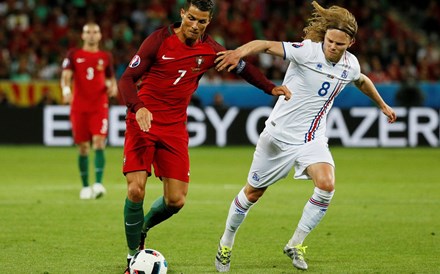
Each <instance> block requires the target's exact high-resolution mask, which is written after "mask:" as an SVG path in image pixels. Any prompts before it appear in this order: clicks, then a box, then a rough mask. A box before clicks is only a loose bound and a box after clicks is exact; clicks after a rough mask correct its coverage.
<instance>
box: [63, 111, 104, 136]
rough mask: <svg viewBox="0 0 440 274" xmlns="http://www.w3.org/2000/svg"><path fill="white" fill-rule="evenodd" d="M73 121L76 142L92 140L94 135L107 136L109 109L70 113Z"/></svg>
mask: <svg viewBox="0 0 440 274" xmlns="http://www.w3.org/2000/svg"><path fill="white" fill-rule="evenodd" d="M70 122H71V123H72V133H73V140H74V142H75V144H79V143H82V142H87V141H91V140H92V136H94V135H102V136H107V133H108V109H103V110H101V111H96V112H74V111H72V112H71V113H70Z"/></svg>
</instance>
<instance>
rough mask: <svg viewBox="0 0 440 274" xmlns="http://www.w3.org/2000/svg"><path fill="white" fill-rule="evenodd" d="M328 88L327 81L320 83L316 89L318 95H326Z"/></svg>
mask: <svg viewBox="0 0 440 274" xmlns="http://www.w3.org/2000/svg"><path fill="white" fill-rule="evenodd" d="M329 88H330V83H329V82H324V83H322V85H321V88H320V89H319V90H318V94H319V96H326V95H327V93H328V89H329Z"/></svg>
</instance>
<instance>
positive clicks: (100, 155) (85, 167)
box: [78, 149, 105, 187]
mask: <svg viewBox="0 0 440 274" xmlns="http://www.w3.org/2000/svg"><path fill="white" fill-rule="evenodd" d="M104 166H105V157H104V150H102V149H98V150H96V151H95V178H96V182H97V183H102V175H103V174H104ZM78 167H79V173H80V175H81V182H82V185H83V187H87V186H89V156H87V155H79V156H78Z"/></svg>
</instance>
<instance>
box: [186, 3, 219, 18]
mask: <svg viewBox="0 0 440 274" xmlns="http://www.w3.org/2000/svg"><path fill="white" fill-rule="evenodd" d="M191 5H193V6H195V7H196V8H198V9H199V10H201V11H209V14H210V15H212V13H213V12H214V0H186V4H185V7H184V8H185V10H188V9H189V7H190V6H191Z"/></svg>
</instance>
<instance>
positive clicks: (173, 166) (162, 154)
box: [143, 125, 189, 233]
mask: <svg viewBox="0 0 440 274" xmlns="http://www.w3.org/2000/svg"><path fill="white" fill-rule="evenodd" d="M155 130H156V131H157V134H158V135H160V141H161V142H160V145H158V146H157V147H156V151H155V154H154V161H153V166H154V171H155V175H156V177H159V178H161V180H162V182H163V196H161V197H158V198H157V199H156V200H155V201H154V202H153V204H152V205H151V208H150V210H149V212H148V213H147V214H146V215H145V218H144V229H143V232H145V233H147V232H148V230H149V229H151V228H152V227H154V226H156V225H157V224H160V223H161V222H163V221H165V220H167V219H168V218H170V217H171V216H173V215H174V214H176V213H177V212H179V210H180V209H181V208H182V207H183V206H184V205H185V200H186V195H187V193H188V183H189V153H188V133H187V132H186V127H184V126H183V125H182V126H180V127H177V128H173V129H172V130H171V129H169V128H165V129H160V128H157V127H156V129H155ZM174 130H175V131H174ZM173 131H174V132H175V135H174V134H170V133H169V132H173Z"/></svg>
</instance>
